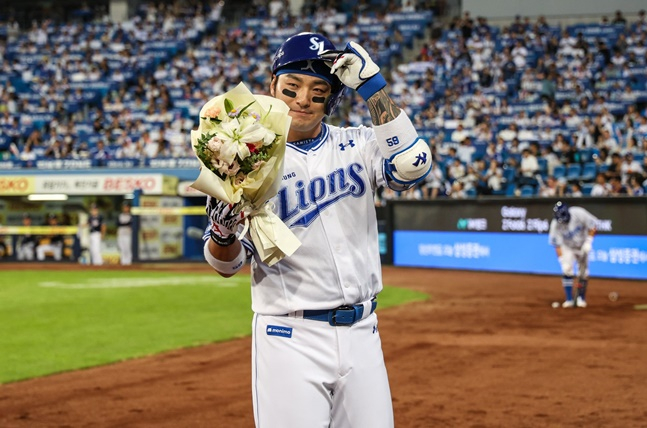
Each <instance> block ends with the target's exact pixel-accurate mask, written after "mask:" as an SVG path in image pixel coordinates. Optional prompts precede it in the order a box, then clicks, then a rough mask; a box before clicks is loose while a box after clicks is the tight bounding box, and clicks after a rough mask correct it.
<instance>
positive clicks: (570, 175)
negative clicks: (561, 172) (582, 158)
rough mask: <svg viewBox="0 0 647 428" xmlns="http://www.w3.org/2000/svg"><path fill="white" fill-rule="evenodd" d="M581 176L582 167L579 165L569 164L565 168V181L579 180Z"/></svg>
mask: <svg viewBox="0 0 647 428" xmlns="http://www.w3.org/2000/svg"><path fill="white" fill-rule="evenodd" d="M580 175H582V165H580V164H579V163H570V164H568V166H567V167H566V179H567V180H568V181H575V180H579V179H580Z"/></svg>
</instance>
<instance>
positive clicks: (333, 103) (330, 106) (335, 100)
mask: <svg viewBox="0 0 647 428" xmlns="http://www.w3.org/2000/svg"><path fill="white" fill-rule="evenodd" d="M333 91H334V88H333ZM343 96H344V86H342V87H341V89H340V90H339V91H337V92H331V94H330V96H329V97H328V101H326V110H325V113H326V116H330V115H331V114H332V113H333V112H334V111H335V109H336V108H337V106H338V105H339V103H341V99H342V97H343Z"/></svg>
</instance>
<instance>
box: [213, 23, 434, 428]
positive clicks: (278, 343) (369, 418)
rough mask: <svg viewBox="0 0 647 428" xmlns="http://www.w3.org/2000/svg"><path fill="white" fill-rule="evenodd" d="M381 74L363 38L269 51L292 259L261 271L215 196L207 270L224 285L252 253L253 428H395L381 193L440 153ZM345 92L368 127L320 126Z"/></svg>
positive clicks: (280, 207)
mask: <svg viewBox="0 0 647 428" xmlns="http://www.w3.org/2000/svg"><path fill="white" fill-rule="evenodd" d="M379 70H380V69H379V67H378V66H377V65H376V64H375V63H374V62H373V61H372V60H371V58H370V56H369V54H368V53H367V52H366V51H365V50H364V49H363V48H362V47H361V46H360V45H358V44H357V43H354V42H350V43H348V44H347V45H346V48H345V50H343V51H338V50H336V49H335V46H334V45H333V44H332V43H331V42H330V41H329V40H328V39H327V38H325V37H324V36H322V35H320V34H315V33H300V34H297V35H294V36H292V37H290V38H288V39H287V40H286V41H285V42H284V43H283V44H282V45H281V47H280V48H279V49H278V50H277V52H276V54H275V57H274V62H273V64H272V80H271V84H270V93H271V94H272V96H274V97H276V98H279V99H281V100H283V101H285V102H286V103H287V105H288V106H289V107H290V116H291V117H292V123H291V126H290V130H289V133H288V138H287V141H288V144H287V149H286V154H285V160H284V171H283V177H282V184H281V188H280V190H279V192H278V195H277V196H276V197H275V198H274V199H273V201H271V202H272V203H273V206H274V211H275V212H276V213H277V215H278V216H279V217H280V218H281V219H282V220H283V222H284V223H285V224H286V225H287V226H288V227H289V228H290V229H291V231H292V232H293V233H294V234H295V235H296V236H297V238H298V239H299V240H300V241H301V246H300V247H299V249H298V250H297V251H296V252H295V253H294V254H293V255H292V256H289V257H286V258H285V259H283V260H281V261H280V262H278V263H276V264H274V265H272V266H271V267H270V266H268V265H267V264H265V263H263V262H262V261H261V260H260V259H259V257H258V255H257V253H256V251H255V249H254V245H253V242H252V241H251V240H249V239H248V237H247V236H237V235H236V233H237V232H240V230H241V228H242V226H241V225H240V224H239V222H240V221H241V220H242V214H237V210H236V207H235V206H231V205H227V204H224V203H222V202H220V201H217V200H215V199H211V198H208V200H207V207H206V210H207V214H208V216H209V219H210V221H209V226H208V228H207V233H205V247H204V255H205V258H206V260H207V262H208V263H209V264H210V265H211V266H212V267H213V268H214V269H215V270H216V271H218V272H219V273H220V274H221V275H222V276H224V277H229V276H231V275H234V274H235V273H236V272H238V270H240V268H241V267H242V266H243V264H244V263H245V260H246V259H247V258H248V257H250V258H251V272H252V309H253V311H254V318H253V335H252V346H253V348H252V377H253V380H252V393H253V405H254V419H255V421H256V426H257V427H281V428H303V427H335V428H343V427H349V428H350V427H352V428H362V427H366V428H368V427H370V428H387V427H392V426H393V408H392V404H391V393H390V389H389V382H388V378H387V372H386V367H385V364H384V357H383V354H382V346H381V341H380V336H379V332H378V328H377V316H376V314H375V312H374V311H375V308H376V306H377V300H376V296H377V295H378V294H379V292H380V291H381V290H382V276H381V266H380V256H379V248H378V233H377V232H378V230H377V221H376V214H375V205H374V199H373V198H374V193H375V191H376V189H378V188H379V187H381V186H385V185H386V186H389V187H392V188H394V189H397V190H403V189H407V188H409V187H411V186H413V185H414V184H416V183H417V182H419V181H421V180H423V179H424V177H425V176H426V175H427V173H428V172H429V170H430V169H431V163H432V159H431V151H430V149H429V146H428V144H427V143H426V142H425V141H424V140H422V139H420V138H418V134H417V132H416V130H415V129H414V127H413V125H412V123H411V121H410V120H409V118H408V117H407V116H406V114H405V113H404V112H403V111H402V110H401V109H400V108H398V107H397V106H396V105H395V104H394V103H393V101H392V100H391V98H390V97H389V96H388V94H387V92H386V90H385V87H386V82H385V80H384V78H383V77H382V75H381V74H380V72H379ZM346 88H350V89H354V90H356V91H357V92H358V93H359V94H360V95H361V96H362V97H363V98H364V100H366V102H367V104H368V108H369V111H370V113H371V119H372V122H373V125H374V126H373V127H372V128H368V127H363V126H359V127H350V128H339V127H335V126H331V125H328V124H326V123H324V122H323V118H324V117H325V116H326V115H329V114H330V113H331V112H332V111H333V110H334V108H335V107H336V106H337V104H338V103H339V101H340V99H341V97H342V94H343V92H344V90H345V89H346ZM237 238H238V239H237Z"/></svg>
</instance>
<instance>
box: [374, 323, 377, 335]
mask: <svg viewBox="0 0 647 428" xmlns="http://www.w3.org/2000/svg"><path fill="white" fill-rule="evenodd" d="M375 333H377V324H376V325H374V326H373V334H375Z"/></svg>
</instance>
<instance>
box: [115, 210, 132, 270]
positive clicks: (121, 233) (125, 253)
mask: <svg viewBox="0 0 647 428" xmlns="http://www.w3.org/2000/svg"><path fill="white" fill-rule="evenodd" d="M132 223H133V216H132V214H130V213H126V212H122V213H120V214H119V217H118V218H117V247H119V255H120V259H119V262H120V263H121V264H122V265H124V266H127V265H130V264H132V262H133V249H132V247H133V228H132Z"/></svg>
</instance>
